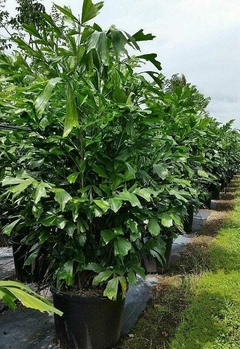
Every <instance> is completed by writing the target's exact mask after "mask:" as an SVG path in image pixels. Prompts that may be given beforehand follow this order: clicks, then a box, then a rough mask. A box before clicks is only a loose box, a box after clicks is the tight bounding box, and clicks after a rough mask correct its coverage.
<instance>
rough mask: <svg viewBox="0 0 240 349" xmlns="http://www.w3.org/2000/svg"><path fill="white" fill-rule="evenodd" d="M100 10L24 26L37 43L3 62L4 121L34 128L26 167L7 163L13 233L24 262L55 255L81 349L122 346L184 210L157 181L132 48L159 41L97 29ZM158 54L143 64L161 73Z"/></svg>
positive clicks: (71, 334) (65, 327)
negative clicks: (140, 286) (140, 282)
mask: <svg viewBox="0 0 240 349" xmlns="http://www.w3.org/2000/svg"><path fill="white" fill-rule="evenodd" d="M102 5H103V3H102V2H100V3H97V4H93V3H92V2H91V0H84V1H83V7H82V15H81V19H79V18H77V17H76V16H74V14H73V13H72V12H71V10H70V9H69V8H62V7H59V6H56V9H57V10H58V11H59V12H60V13H61V14H62V15H63V21H64V20H66V22H64V24H61V25H57V24H56V22H55V21H54V20H53V18H52V17H51V16H50V15H48V14H46V13H43V14H42V17H43V20H44V21H45V22H44V23H45V24H46V25H44V26H43V27H42V28H40V29H39V28H38V29H37V28H36V27H35V26H34V25H32V24H25V25H24V28H25V30H26V32H27V33H28V34H29V35H30V42H29V43H27V42H26V41H24V40H23V39H21V38H16V39H15V42H16V43H17V44H18V51H17V52H16V53H15V55H14V56H13V57H9V56H6V55H2V56H1V59H0V69H1V74H2V76H3V77H4V78H5V81H4V78H3V81H4V83H3V88H2V92H1V94H2V98H3V99H4V100H5V101H6V102H7V101H9V104H10V106H9V107H6V106H4V107H3V106H2V108H4V112H5V119H6V120H7V122H8V123H10V124H12V125H18V126H19V127H22V128H25V131H26V130H27V132H28V137H27V139H26V138H25V137H24V136H23V137H22V138H21V140H22V147H21V154H20V157H19V159H17V164H18V166H17V167H11V166H9V167H6V168H5V175H4V178H3V180H2V185H3V187H4V188H6V191H5V193H4V194H3V195H2V199H4V200H5V201H6V202H7V203H9V200H10V201H11V203H12V205H14V217H12V221H11V223H10V224H9V225H7V226H6V227H5V232H7V233H8V234H15V235H17V234H20V233H22V232H24V235H23V236H22V238H21V243H24V244H25V245H26V246H29V249H28V252H27V255H26V258H25V265H29V264H32V263H33V262H34V261H35V260H36V258H37V257H38V256H39V254H41V253H42V251H43V250H44V251H45V255H44V256H45V257H44V258H45V260H46V262H47V268H45V273H44V278H45V279H46V280H49V282H51V283H52V285H53V287H52V291H53V294H54V304H55V306H56V307H57V308H59V309H60V310H62V311H63V312H64V315H63V317H62V318H61V319H60V318H59V317H58V316H56V317H55V320H56V333H57V338H58V340H59V341H60V345H61V346H62V347H69V348H81V349H83V348H88V347H89V345H91V346H92V347H97V348H99V349H100V348H101V349H103V348H106V347H109V346H111V345H113V344H114V343H115V342H116V341H117V340H118V338H119V336H120V331H121V319H122V310H123V305H124V299H125V296H126V292H127V289H128V284H129V283H136V275H137V274H138V275H141V276H144V270H143V268H142V267H141V260H142V255H143V253H145V254H148V255H152V256H154V257H155V258H157V259H158V260H159V261H160V262H161V261H162V258H163V255H164V251H165V245H166V244H165V243H164V241H163V239H162V238H161V236H159V234H160V231H161V226H167V227H169V226H173V225H174V224H176V225H178V224H180V225H181V219H180V217H181V212H180V211H179V210H176V212H175V211H174V208H172V212H171V213H168V209H169V205H170V200H169V196H174V197H175V196H176V195H178V192H177V191H176V190H175V191H174V190H173V189H174V188H170V187H169V188H168V190H167V195H168V199H167V200H166V204H165V205H164V204H163V201H162V190H160V189H159V184H158V181H157V180H156V179H155V178H154V176H153V177H152V176H151V174H152V172H156V173H158V177H159V176H160V177H161V171H160V167H159V166H158V167H157V165H156V164H155V166H154V164H153V163H152V157H151V156H150V155H151V149H150V148H151V144H152V139H153V137H155V134H156V130H155V129H154V128H153V127H152V125H151V124H149V123H148V122H147V121H146V120H147V118H148V114H149V112H148V111H147V110H144V108H142V103H143V99H142V96H143V94H142V90H143V89H146V88H147V86H149V84H148V83H147V81H146V80H145V79H144V78H143V77H142V76H141V75H139V74H137V73H134V70H133V67H134V65H135V64H136V58H134V59H133V58H131V57H129V55H128V52H127V50H126V47H127V45H131V46H132V47H134V48H135V49H137V50H139V46H138V41H142V40H149V39H152V38H153V37H152V35H150V34H148V35H145V34H144V33H143V31H142V30H140V31H139V32H137V33H136V34H135V35H133V36H131V35H129V34H127V33H125V32H124V31H120V30H118V29H116V28H115V27H114V26H112V27H111V28H110V29H109V30H108V31H103V30H102V29H101V28H100V27H99V26H98V25H96V24H94V25H89V23H88V21H89V20H91V19H92V18H94V17H95V16H96V15H97V13H98V12H99V10H100V9H101V7H102ZM61 23H62V22H61ZM69 23H70V24H69ZM155 57H156V55H154V54H148V55H139V58H138V59H141V60H148V61H151V62H152V63H153V64H154V65H155V66H156V67H158V68H160V64H159V62H158V61H157V60H156V59H155ZM18 137H20V136H18ZM152 150H153V151H154V150H155V148H154V147H153V146H152ZM144 164H147V166H146V168H151V171H149V173H148V171H146V169H145V168H144ZM158 165H159V164H158ZM171 190H172V191H171ZM179 197H180V198H181V200H183V201H187V199H185V198H184V197H183V196H181V195H180V193H179ZM181 200H180V201H181ZM79 307H80V310H79ZM91 308H92V310H91ZM85 310H86V313H85V312H84V311H85ZM74 316H76V318H75V317H74ZM76 324H77V326H76ZM109 324H111V326H109Z"/></svg>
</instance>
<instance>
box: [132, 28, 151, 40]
mask: <svg viewBox="0 0 240 349" xmlns="http://www.w3.org/2000/svg"><path fill="white" fill-rule="evenodd" d="M155 37H156V36H154V35H152V34H144V32H143V29H140V30H139V31H138V32H137V33H135V34H134V35H133V38H134V39H135V40H136V41H148V40H153V39H154V38H155Z"/></svg>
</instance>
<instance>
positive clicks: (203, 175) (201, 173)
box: [197, 170, 209, 178]
mask: <svg viewBox="0 0 240 349" xmlns="http://www.w3.org/2000/svg"><path fill="white" fill-rule="evenodd" d="M197 173H198V175H199V177H202V178H209V175H208V173H207V172H206V171H203V170H198V171H197Z"/></svg>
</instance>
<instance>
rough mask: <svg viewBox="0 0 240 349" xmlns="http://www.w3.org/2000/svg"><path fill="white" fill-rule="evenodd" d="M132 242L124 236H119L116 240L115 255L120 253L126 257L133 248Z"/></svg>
mask: <svg viewBox="0 0 240 349" xmlns="http://www.w3.org/2000/svg"><path fill="white" fill-rule="evenodd" d="M131 248H132V244H131V243H130V242H129V241H128V240H127V239H125V238H123V237H117V238H116V239H115V241H114V253H115V256H117V255H120V256H121V257H124V256H126V255H127V254H128V252H129V251H130V250H131Z"/></svg>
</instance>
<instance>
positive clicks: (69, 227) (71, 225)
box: [64, 222, 77, 237]
mask: <svg viewBox="0 0 240 349" xmlns="http://www.w3.org/2000/svg"><path fill="white" fill-rule="evenodd" d="M64 228H65V230H66V232H67V234H68V236H70V237H73V234H74V232H75V230H76V229H77V226H76V224H74V223H73V222H67V224H66V225H65V227H64Z"/></svg>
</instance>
